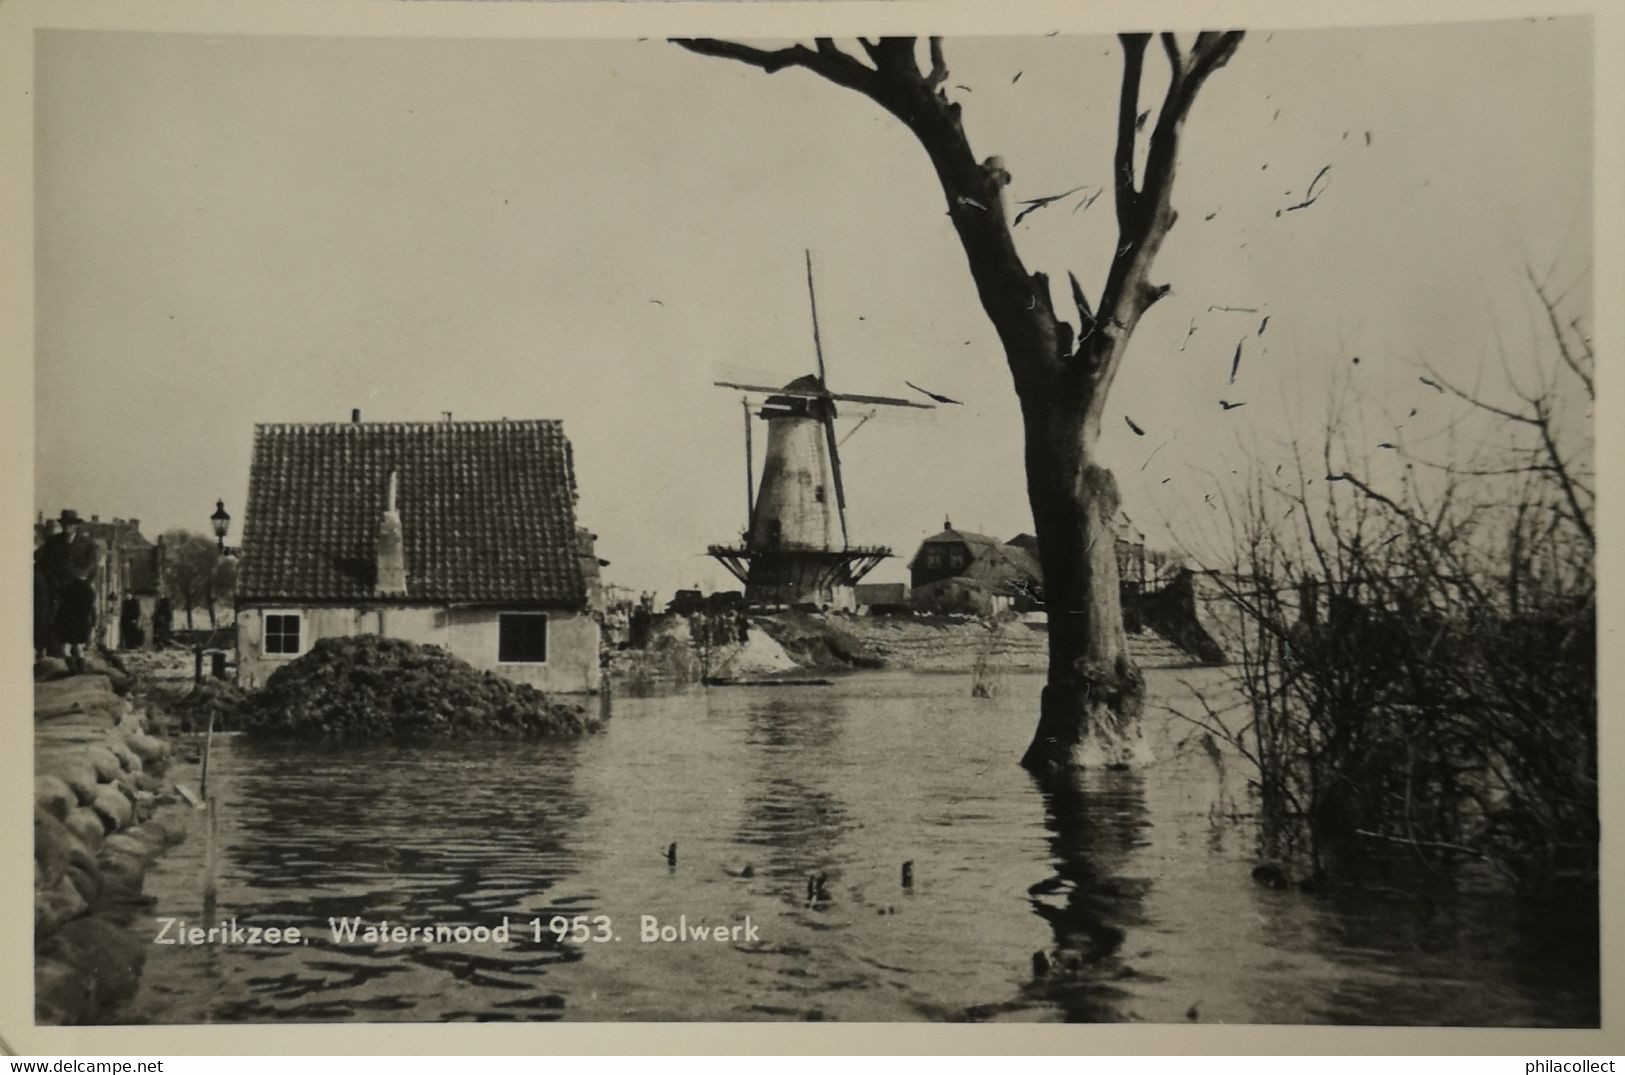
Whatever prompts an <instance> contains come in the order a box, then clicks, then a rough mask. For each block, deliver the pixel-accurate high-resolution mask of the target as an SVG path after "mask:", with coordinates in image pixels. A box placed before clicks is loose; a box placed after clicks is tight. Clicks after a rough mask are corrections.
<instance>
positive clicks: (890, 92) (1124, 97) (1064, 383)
mask: <svg viewBox="0 0 1625 1075" xmlns="http://www.w3.org/2000/svg"><path fill="white" fill-rule="evenodd" d="M1151 37H1152V35H1150V34H1143V33H1137V34H1122V35H1120V38H1119V39H1120V41H1121V43H1122V49H1123V77H1122V84H1121V93H1120V97H1119V101H1118V110H1117V135H1116V148H1115V154H1114V160H1113V182H1112V189H1113V193H1114V199H1115V203H1116V211H1117V232H1118V234H1117V243H1116V247H1115V249H1114V250H1113V252H1112V256H1111V258H1110V260H1109V263H1108V267H1107V271H1106V275H1105V282H1104V284H1103V285H1102V287H1101V290H1100V294H1099V299H1098V302H1097V303H1096V304H1095V305H1094V306H1091V305H1090V303H1089V300H1088V298H1087V296H1086V293H1085V289H1084V286H1083V284H1082V283H1081V282H1080V281H1079V279H1078V277H1077V275H1076V274H1073V273H1068V277H1069V279H1070V281H1071V292H1072V300H1073V305H1074V306H1075V307H1076V312H1077V321H1078V324H1077V327H1076V328H1074V327H1073V325H1072V324H1070V323H1069V322H1068V321H1066V320H1065V319H1064V318H1063V317H1062V316H1061V315H1060V314H1058V313H1057V312H1056V309H1055V305H1054V301H1053V298H1052V296H1051V294H1050V283H1049V280H1048V278H1047V277H1046V276H1045V274H1043V273H1040V272H1031V271H1029V270H1028V269H1027V267H1026V265H1025V264H1023V262H1022V260H1021V255H1020V254H1019V253H1018V252H1017V251H1016V245H1015V240H1014V237H1013V236H1012V234H1011V227H1012V222H1011V220H1010V219H1009V216H1008V213H1007V210H1006V207H1005V205H1004V197H1003V193H1004V188H1005V187H1006V186H1007V185H1008V184H1009V182H1010V174H1009V172H1007V171H1006V170H1005V168H1004V164H1003V162H1002V161H1001V160H1000V159H999V158H998V157H988V158H986V159H985V160H979V159H978V158H977V156H976V154H975V153H974V152H972V150H971V147H970V142H969V140H968V139H967V137H966V135H965V129H964V127H963V126H962V125H961V123H960V106H959V104H958V103H957V102H955V101H954V100H952V99H951V98H950V96H949V91H948V64H947V60H946V58H945V56H944V53H943V48H942V41H941V39H940V38H934V37H933V38H930V39H929V42H928V45H927V48H926V52H927V58H928V61H929V63H928V67H927V68H926V69H924V70H922V68H921V63H920V59H921V57H920V48H919V44H918V41H917V39H916V38H912V37H899V38H880V39H878V40H869V39H859V42H858V43H859V45H860V46H861V47H862V49H863V53H864V55H865V56H867V62H865V61H864V60H863V59H862V58H860V57H859V56H858V55H856V54H855V53H852V52H848V51H845V50H843V49H842V48H840V47H839V46H837V44H836V43H835V42H834V41H833V40H832V39H830V38H818V39H816V41H815V42H814V44H813V45H812V46H811V47H808V46H806V45H801V44H796V45H790V46H787V47H784V48H776V49H764V48H757V47H754V46H750V45H744V44H739V43H736V42H731V41H719V40H716V39H713V38H698V39H692V38H691V39H680V40H678V41H677V44H679V45H681V46H683V47H684V48H687V49H689V50H691V51H693V52H697V53H700V54H702V55H706V56H716V57H722V58H725V59H731V60H738V61H740V62H743V63H747V64H750V65H752V66H755V67H759V68H761V69H762V70H763V71H766V72H768V73H773V72H777V71H782V70H785V69H786V68H792V67H796V68H802V69H804V70H807V71H811V72H813V73H814V74H816V75H819V76H821V77H823V78H825V79H827V80H828V81H830V82H833V83H835V84H836V85H839V86H844V87H846V88H847V89H851V90H855V91H857V92H858V93H861V94H863V95H864V96H865V97H868V98H869V99H870V100H872V101H874V102H875V103H876V104H878V105H879V106H880V107H881V108H883V109H885V110H886V111H887V112H889V113H890V114H891V115H892V116H894V117H896V119H897V120H899V121H900V122H901V123H902V124H903V125H904V126H905V127H907V128H908V129H909V131H910V132H911V133H912V134H913V135H914V137H915V138H916V139H917V140H918V141H919V143H920V145H921V146H922V147H923V148H924V149H925V152H926V154H927V156H929V157H930V159H931V164H932V166H933V167H934V169H935V170H936V174H937V178H938V180H939V181H940V182H941V185H942V190H943V193H944V195H945V196H946V197H947V201H948V215H949V218H950V219H951V220H952V222H953V226H954V230H955V232H956V233H957V234H958V237H959V241H960V245H961V246H962V247H963V248H964V251H965V257H966V260H967V262H968V263H969V266H970V272H971V277H972V279H973V281H974V282H975V285H976V291H977V294H978V296H979V297H980V299H981V303H982V308H983V309H984V310H985V311H986V313H987V316H988V318H989V320H990V321H991V322H992V323H993V327H994V329H995V330H996V332H997V333H998V336H999V340H1000V342H1001V344H1002V345H1003V347H1004V352H1005V358H1006V361H1007V362H1008V364H1009V367H1010V374H1011V377H1012V379H1013V380H1014V382H1015V389H1016V394H1017V396H1018V397H1019V399H1020V402H1021V411H1022V418H1023V426H1024V433H1025V438H1026V471H1027V497H1028V501H1029V503H1030V505H1031V507H1032V512H1033V524H1034V529H1035V530H1036V532H1037V535H1038V543H1039V554H1040V557H1039V558H1040V561H1041V562H1042V565H1043V569H1044V593H1045V600H1046V602H1047V608H1048V612H1049V626H1050V630H1049V647H1050V652H1049V679H1048V684H1047V685H1046V686H1045V688H1044V694H1043V701H1042V706H1041V711H1040V715H1039V721H1038V729H1037V732H1036V733H1035V735H1034V737H1033V742H1032V745H1031V746H1030V747H1028V749H1027V753H1026V755H1025V757H1024V758H1023V760H1022V764H1024V765H1026V766H1027V767H1028V768H1030V769H1034V770H1038V771H1052V770H1055V769H1060V768H1067V767H1071V766H1076V765H1082V764H1085V763H1101V762H1103V763H1105V764H1118V763H1124V762H1127V761H1128V760H1130V759H1131V757H1132V756H1133V754H1134V752H1135V747H1136V745H1137V744H1136V740H1137V739H1138V737H1139V717H1140V713H1141V710H1142V708H1143V702H1144V694H1145V684H1144V680H1143V678H1142V677H1141V675H1140V673H1139V670H1138V669H1137V668H1136V667H1135V666H1134V662H1133V660H1132V659H1131V658H1130V656H1129V653H1128V646H1127V640H1126V638H1125V636H1124V632H1123V616H1122V607H1121V603H1120V599H1119V595H1118V573H1117V563H1116V557H1115V546H1116V541H1115V534H1114V532H1113V525H1112V519H1113V517H1114V516H1115V515H1116V513H1117V506H1118V493H1117V484H1116V481H1115V479H1114V478H1113V477H1112V475H1111V472H1110V471H1108V470H1107V469H1105V468H1104V467H1102V466H1101V465H1100V463H1099V461H1098V451H1097V446H1098V444H1099V440H1100V431H1101V424H1102V420H1103V418H1104V414H1105V406H1106V397H1107V394H1108V392H1109V390H1110V388H1111V385H1112V381H1113V379H1114V378H1115V377H1116V375H1117V371H1118V368H1119V367H1120V366H1121V364H1122V361H1123V356H1124V354H1125V352H1126V351H1127V349H1128V342H1129V338H1130V336H1131V335H1132V334H1133V332H1134V329H1135V326H1136V325H1138V324H1139V321H1140V318H1141V317H1142V316H1143V315H1144V314H1145V312H1146V310H1148V309H1149V308H1150V307H1151V305H1152V304H1153V303H1155V302H1156V301H1157V300H1158V299H1160V298H1161V297H1162V296H1164V295H1165V294H1167V292H1168V290H1169V287H1168V285H1166V284H1160V285H1159V284H1153V283H1152V282H1151V279H1150V274H1151V265H1152V261H1153V260H1154V259H1155V257H1156V254H1157V251H1158V249H1159V248H1160V247H1161V245H1162V241H1163V239H1164V237H1165V236H1166V235H1167V234H1168V230H1169V228H1171V227H1172V226H1173V224H1174V219H1175V215H1176V214H1175V212H1174V209H1173V206H1172V202H1171V194H1172V190H1173V179H1174V167H1175V163H1176V161H1177V158H1178V155H1179V142H1180V134H1181V129H1182V127H1183V126H1184V123H1185V119H1186V117H1187V116H1188V115H1189V114H1190V110H1191V106H1192V105H1193V104H1194V103H1195V101H1196V95H1197V93H1198V91H1200V89H1201V87H1202V85H1203V83H1204V82H1206V81H1207V78H1208V76H1209V75H1211V74H1212V73H1213V72H1214V71H1215V70H1217V69H1218V68H1220V67H1222V66H1223V65H1224V64H1225V62H1226V61H1228V60H1229V59H1230V57H1231V55H1232V54H1234V52H1235V50H1236V47H1237V46H1238V45H1239V44H1240V42H1241V38H1242V34H1241V33H1240V32H1239V31H1230V32H1204V33H1201V34H1198V35H1197V36H1196V38H1195V39H1194V41H1191V42H1189V43H1188V44H1186V43H1181V42H1180V41H1179V40H1178V39H1177V38H1176V36H1175V35H1174V34H1171V33H1164V34H1162V35H1160V40H1161V44H1162V50H1163V53H1164V54H1165V55H1166V57H1167V59H1168V64H1169V80H1168V86H1167V89H1166V91H1165V92H1164V95H1163V99H1162V102H1161V105H1160V107H1159V109H1158V113H1157V119H1156V122H1155V124H1154V125H1152V126H1151V128H1150V133H1149V135H1148V136H1147V142H1146V146H1145V154H1144V164H1143V166H1141V167H1138V168H1137V167H1136V158H1137V155H1138V154H1137V150H1138V148H1139V142H1140V131H1141V129H1142V127H1143V125H1144V124H1145V121H1146V119H1147V118H1148V113H1142V112H1141V110H1140V77H1141V72H1142V69H1143V68H1144V62H1145V52H1146V48H1147V46H1148V45H1149V44H1150V42H1151Z"/></svg>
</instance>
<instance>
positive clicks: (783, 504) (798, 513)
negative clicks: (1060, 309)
mask: <svg viewBox="0 0 1625 1075" xmlns="http://www.w3.org/2000/svg"><path fill="white" fill-rule="evenodd" d="M807 297H808V300H809V301H810V303H811V305H812V325H813V350H814V352H815V354H816V355H817V358H818V372H817V374H811V373H809V374H805V375H803V376H801V377H797V378H796V379H795V380H793V381H791V382H790V383H789V384H787V385H784V386H783V387H782V388H773V387H770V386H767V385H752V384H738V383H736V382H733V381H717V382H715V384H716V385H717V386H718V387H719V388H728V389H732V390H734V391H736V392H740V393H742V395H741V399H740V402H741V405H742V407H743V410H744V415H745V513H746V525H745V531H744V534H743V535H742V538H743V540H742V542H741V544H739V545H712V546H711V547H710V549H709V550H708V551H709V552H710V554H711V555H712V556H713V557H715V558H716V559H717V560H718V561H719V562H720V563H721V564H722V566H723V567H725V568H727V569H728V571H729V572H730V573H731V574H732V575H733V576H734V577H735V578H737V579H738V580H739V581H740V582H742V583H744V584H745V601H746V602H747V603H749V604H753V605H804V604H811V605H817V606H819V607H821V608H842V609H850V608H852V607H854V606H855V605H856V593H855V591H854V589H853V587H854V586H855V585H856V584H857V582H858V580H859V579H861V578H863V576H865V575H867V574H868V573H869V572H870V571H872V570H874V568H875V567H876V566H877V565H878V564H879V563H880V561H882V560H884V559H886V558H887V557H888V556H890V555H891V550H890V549H888V548H886V547H885V546H882V545H853V544H851V541H850V538H849V536H848V532H847V519H846V485H845V483H844V481H843V480H842V478H841V453H840V441H838V440H837V439H836V436H835V419H836V416H837V413H838V412H837V409H836V402H837V401H840V402H842V403H858V404H863V405H865V406H869V407H875V408H878V407H914V408H918V409H921V410H929V409H931V405H930V404H929V403H915V402H914V401H912V400H906V399H897V398H894V397H891V396H865V395H858V394H855V393H851V392H832V391H830V389H829V383H828V380H827V377H826V372H825V368H824V345H823V341H822V339H821V338H820V336H819V331H818V296H817V294H816V292H815V291H814V290H813V274H812V253H811V251H809V252H808V253H807ZM753 397H757V398H760V399H761V403H760V407H759V409H758V410H757V411H756V414H755V415H754V416H755V417H759V418H761V419H762V420H764V421H765V422H767V450H766V452H765V453H764V459H763V461H762V479H761V483H760V486H758V485H757V484H756V472H755V460H754V458H753V452H752V443H751V418H752V417H753V415H752V404H751V400H752V398H753ZM864 420H865V421H867V416H866V417H865V419H864ZM849 435H850V434H849Z"/></svg>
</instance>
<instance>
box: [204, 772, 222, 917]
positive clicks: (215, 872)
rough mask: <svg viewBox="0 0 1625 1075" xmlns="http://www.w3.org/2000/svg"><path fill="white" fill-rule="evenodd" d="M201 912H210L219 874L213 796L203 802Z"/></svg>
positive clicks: (216, 819)
mask: <svg viewBox="0 0 1625 1075" xmlns="http://www.w3.org/2000/svg"><path fill="white" fill-rule="evenodd" d="M203 810H204V814H203V913H204V914H205V915H210V914H212V912H213V910H214V899H215V892H216V885H217V881H218V878H219V875H220V833H219V824H218V821H219V816H220V815H219V813H218V812H217V811H216V810H215V805H214V796H213V795H210V796H209V797H208V798H206V799H205V800H204V802H203Z"/></svg>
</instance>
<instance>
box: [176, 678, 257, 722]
mask: <svg viewBox="0 0 1625 1075" xmlns="http://www.w3.org/2000/svg"><path fill="white" fill-rule="evenodd" d="M242 703H243V691H242V689H241V688H239V687H238V686H237V685H236V684H235V683H232V682H231V681H229V680H224V679H205V680H204V681H203V682H201V683H199V684H197V686H195V687H193V688H192V689H191V691H190V692H188V693H186V694H183V695H181V696H180V697H179V698H177V699H175V700H174V701H172V702H171V703H170V709H171V710H172V711H173V712H174V714H175V716H176V717H177V718H179V721H180V726H181V730H182V731H187V732H201V731H202V730H203V729H205V728H208V727H213V728H214V730H215V731H217V732H229V731H235V730H237V727H238V724H239V720H238V716H239V713H240V710H241V707H242ZM210 718H213V722H212V724H211V721H210Z"/></svg>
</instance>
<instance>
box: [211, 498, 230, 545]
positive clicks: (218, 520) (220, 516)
mask: <svg viewBox="0 0 1625 1075" xmlns="http://www.w3.org/2000/svg"><path fill="white" fill-rule="evenodd" d="M209 523H210V525H212V526H213V527H214V540H215V544H216V545H217V546H219V549H220V555H222V556H224V555H225V554H226V533H227V532H228V531H230V530H231V513H230V512H228V511H227V510H226V502H225V501H224V500H216V501H215V502H214V514H213V515H211V516H209Z"/></svg>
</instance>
